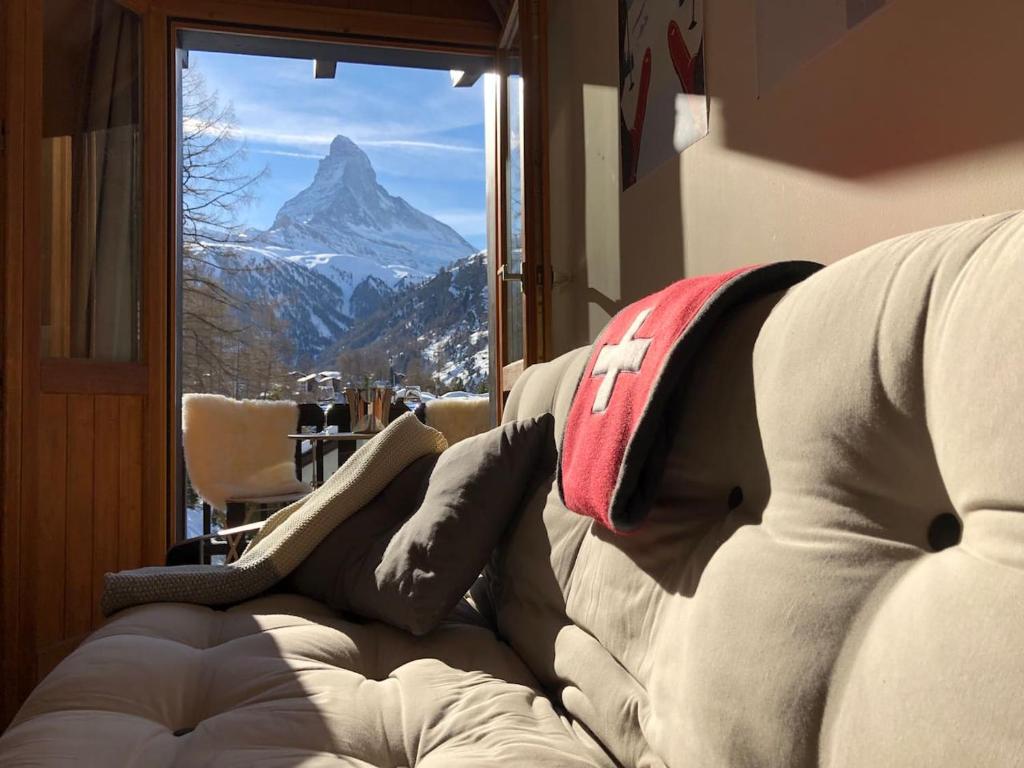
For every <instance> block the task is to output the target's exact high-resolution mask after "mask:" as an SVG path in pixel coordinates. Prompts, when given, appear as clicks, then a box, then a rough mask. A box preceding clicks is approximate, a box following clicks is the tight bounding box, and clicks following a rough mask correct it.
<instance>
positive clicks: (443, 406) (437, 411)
mask: <svg viewBox="0 0 1024 768" xmlns="http://www.w3.org/2000/svg"><path fill="white" fill-rule="evenodd" d="M424 411H425V412H426V419H425V421H424V423H425V424H426V425H427V426H428V427H433V428H434V429H436V430H437V431H438V432H440V433H441V434H442V435H444V438H445V440H447V441H448V445H455V443H457V442H459V441H460V440H465V439H466V438H467V437H472V436H473V435H479V434H480V433H482V432H486V431H487V430H489V429H490V428H491V426H492V424H491V402H490V400H488V399H487V398H486V397H465V398H458V399H456V398H438V399H437V400H430V401H429V402H427V403H426V404H425V407H424Z"/></svg>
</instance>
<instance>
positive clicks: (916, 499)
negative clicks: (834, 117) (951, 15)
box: [489, 214, 1024, 768]
mask: <svg viewBox="0 0 1024 768" xmlns="http://www.w3.org/2000/svg"><path fill="white" fill-rule="evenodd" d="M1022 340H1024V216H1022V215H1020V214H1017V215H1002V216H996V217H991V218H988V219H983V220H979V221H975V222H969V223H965V224H958V225H955V226H950V227H943V228H940V229H936V230H932V231H929V232H924V233H918V234H914V235H910V236H907V237H903V238H898V239H896V240H893V241H890V242H886V243H882V244H880V245H878V246H875V247H873V248H870V249H868V250H867V251H865V252H862V253H860V254H857V255H855V256H852V257H849V258H847V259H845V260H843V261H841V262H839V263H838V264H836V265H833V266H832V267H830V268H828V269H826V270H823V271H822V272H821V273H819V274H817V275H815V276H813V277H811V278H810V279H808V280H807V281H806V282H804V283H802V284H800V285H798V286H796V287H795V288H793V289H790V290H789V292H788V293H787V294H786V295H785V296H784V297H782V296H774V297H769V298H767V299H765V300H763V301H761V302H759V303H758V304H754V305H751V306H748V307H746V308H743V309H741V310H739V311H737V312H735V313H733V315H732V316H731V317H730V318H729V319H728V320H727V321H726V322H725V323H724V324H723V325H722V327H721V328H719V330H718V332H717V333H716V335H715V337H714V338H713V339H712V340H711V341H710V348H709V349H708V350H707V351H706V353H705V355H704V358H703V362H702V365H701V367H700V369H699V371H698V372H697V374H696V375H695V377H694V379H693V380H692V381H691V383H690V385H689V388H688V389H687V391H686V392H685V394H684V395H683V402H682V405H683V408H682V414H681V417H680V420H679V423H678V428H677V431H676V441H675V445H674V447H673V448H672V450H671V454H670V456H669V461H668V469H667V472H666V476H665V478H664V480H663V482H662V485H661V488H660V489H659V491H658V503H657V505H656V509H655V513H654V514H653V515H652V519H651V520H650V523H649V525H647V526H646V527H645V528H643V529H642V530H641V531H640V532H638V533H637V534H636V535H634V536H629V537H616V536H613V535H611V534H608V533H607V532H606V531H604V530H603V529H602V528H600V527H598V526H594V525H592V524H591V522H590V520H589V519H585V518H581V517H578V516H575V515H573V514H572V513H570V512H568V511H567V510H566V509H565V508H564V507H563V506H562V505H561V503H560V501H559V498H558V495H557V492H556V491H555V490H554V488H553V487H549V488H548V489H546V491H543V492H541V493H539V494H538V495H537V496H536V497H535V498H534V499H532V500H531V502H530V503H529V504H528V505H527V506H526V509H525V511H524V513H523V516H522V518H521V521H520V523H519V525H518V527H517V529H516V530H515V531H514V532H513V533H512V534H511V535H510V536H509V537H508V538H507V540H506V542H505V546H504V548H503V549H502V551H501V552H500V553H499V555H498V557H496V559H495V561H494V563H493V565H492V571H491V577H492V578H491V581H490V593H489V599H490V601H491V609H492V610H493V612H494V615H495V616H496V619H497V623H498V626H499V629H500V631H501V633H502V634H503V635H504V636H505V637H506V638H507V639H508V641H509V642H510V644H511V645H512V646H513V648H515V650H516V652H517V653H518V654H519V655H520V657H521V658H522V659H523V660H524V661H525V662H526V663H527V665H528V666H529V667H530V668H531V669H532V671H533V672H534V673H535V674H536V675H537V676H538V678H539V679H540V680H541V682H542V683H543V684H544V685H545V686H547V687H548V688H549V690H551V691H552V693H553V695H555V696H557V697H558V699H559V700H560V702H561V703H562V705H563V706H564V707H565V709H566V711H567V712H568V713H569V714H570V715H571V716H573V717H575V718H578V719H579V720H580V721H581V722H582V723H584V724H585V725H586V726H587V727H588V728H589V729H590V730H592V731H593V733H594V734H595V735H596V736H597V737H598V738H599V739H600V740H601V741H602V742H603V743H604V744H605V746H606V747H607V748H608V749H609V750H610V751H611V752H612V753H613V754H614V755H615V757H616V758H617V759H618V760H619V761H620V762H622V763H623V764H624V765H636V766H661V765H670V766H690V765H699V766H702V768H715V767H717V766H723V767H724V766H785V767H787V768H790V767H793V766H872V767H875V766H903V767H906V766H922V767H923V766H950V767H951V768H952V767H953V766H967V765H971V766H980V765H993V766H994V765H1000V766H1002V765H1021V764H1024V736H1022V735H1021V730H1020V723H1021V721H1022V719H1024V697H1021V696H1020V695H1019V690H1020V686H1021V684H1022V682H1024V657H1022V656H1021V654H1020V653H1019V652H1017V649H1018V648H1019V647H1021V645H1022V644H1024V599H1022V596H1024V516H1022V515H1021V514H1020V513H1021V511H1022V508H1024V472H1022V471H1021V462H1022V460H1024V437H1022V436H1024V408H1022V406H1021V404H1022V403H1024V368H1022V364H1021V360H1020V353H1021V349H1022V348H1024V347H1022V343H1024V342H1022ZM586 356H587V350H580V351H577V352H574V353H571V354H569V355H567V356H565V357H563V358H561V359H559V360H557V361H555V362H553V363H551V364H550V365H547V366H538V367H536V368H534V369H531V370H528V371H527V372H526V373H525V374H524V379H525V380H524V381H522V382H521V386H520V387H518V388H517V390H516V392H514V393H513V397H512V398H511V400H510V407H509V409H508V413H507V416H506V418H524V417H525V416H528V415H532V414H535V413H537V412H540V411H546V410H551V411H553V412H554V414H555V416H556V424H557V426H556V432H557V433H559V434H560V433H561V430H562V428H563V427H564V423H565V416H566V413H567V410H568V405H569V402H570V399H571V395H572V390H573V388H574V384H575V381H576V380H577V378H578V376H579V375H580V372H581V371H582V370H583V366H584V365H585V361H586ZM961 526H962V528H963V537H962V541H961V540H960V535H959V532H960V528H961Z"/></svg>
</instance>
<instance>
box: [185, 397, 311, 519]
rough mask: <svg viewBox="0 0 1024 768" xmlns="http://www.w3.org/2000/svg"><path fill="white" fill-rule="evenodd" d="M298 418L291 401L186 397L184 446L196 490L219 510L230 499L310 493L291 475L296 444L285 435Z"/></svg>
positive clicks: (303, 484)
mask: <svg viewBox="0 0 1024 768" xmlns="http://www.w3.org/2000/svg"><path fill="white" fill-rule="evenodd" d="M298 420H299V410H298V405H296V404H295V403H294V402H291V401H290V400H280V401H274V400H232V399H231V398H228V397H224V396H223V395H194V394H193V395H184V396H183V397H182V399H181V429H182V433H181V437H182V448H183V450H184V454H185V466H186V467H187V468H188V476H189V480H190V481H191V482H192V487H193V488H195V490H196V493H198V494H199V496H200V497H201V498H203V499H205V500H206V501H207V502H209V504H210V506H212V507H215V508H217V509H220V510H224V509H227V503H228V501H229V500H231V499H233V498H249V497H258V496H284V495H287V494H291V493H300V492H305V493H308V492H309V490H310V489H309V485H308V484H306V483H303V482H301V481H300V480H297V479H296V478H295V444H294V442H293V441H291V440H289V439H288V435H289V434H291V433H292V432H294V431H295V428H296V425H297V424H298Z"/></svg>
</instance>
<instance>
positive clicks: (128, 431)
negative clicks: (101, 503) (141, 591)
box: [117, 397, 157, 570]
mask: <svg viewBox="0 0 1024 768" xmlns="http://www.w3.org/2000/svg"><path fill="white" fill-rule="evenodd" d="M118 408H119V411H120V417H119V419H118V423H117V428H118V449H119V450H118V456H117V462H118V488H117V490H118V504H117V514H118V524H117V527H118V539H117V567H118V570H121V569H124V568H135V567H137V566H138V565H141V564H143V560H142V471H143V470H142V464H143V461H142V458H143V456H142V398H141V397H120V398H118ZM148 564H149V565H156V564H157V563H154V562H152V561H150V562H149V563H148Z"/></svg>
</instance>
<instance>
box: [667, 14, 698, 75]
mask: <svg viewBox="0 0 1024 768" xmlns="http://www.w3.org/2000/svg"><path fill="white" fill-rule="evenodd" d="M668 53H669V56H671V57H672V66H673V67H675V70H676V77H678V78H679V84H680V85H681V86H682V87H683V92H684V93H694V92H695V91H696V88H697V78H696V75H697V59H696V58H694V57H693V56H691V55H690V49H689V48H687V47H686V41H685V40H683V33H682V30H680V29H679V25H678V24H676V23H675V22H674V21H670V22H669V23H668Z"/></svg>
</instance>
